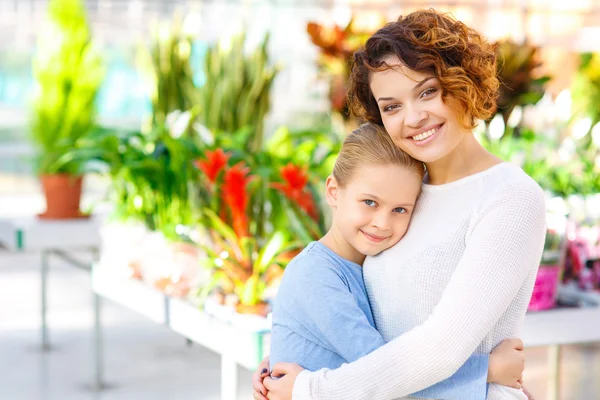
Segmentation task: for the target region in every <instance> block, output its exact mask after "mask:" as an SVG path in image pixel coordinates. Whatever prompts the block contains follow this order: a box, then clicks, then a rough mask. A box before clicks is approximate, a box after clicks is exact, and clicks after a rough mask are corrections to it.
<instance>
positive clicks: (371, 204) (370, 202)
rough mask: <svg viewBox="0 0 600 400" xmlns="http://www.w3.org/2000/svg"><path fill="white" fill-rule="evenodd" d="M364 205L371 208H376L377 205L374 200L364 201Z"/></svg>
mask: <svg viewBox="0 0 600 400" xmlns="http://www.w3.org/2000/svg"><path fill="white" fill-rule="evenodd" d="M363 203H365V204H366V205H368V206H369V207H375V204H376V203H375V202H374V201H373V200H363Z"/></svg>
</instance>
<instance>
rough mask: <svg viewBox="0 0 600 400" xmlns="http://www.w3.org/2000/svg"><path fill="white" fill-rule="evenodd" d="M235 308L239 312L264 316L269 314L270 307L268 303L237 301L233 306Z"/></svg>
mask: <svg viewBox="0 0 600 400" xmlns="http://www.w3.org/2000/svg"><path fill="white" fill-rule="evenodd" d="M235 310H236V311H237V312H238V313H240V314H256V315H260V316H263V317H266V316H267V315H268V314H269V311H270V307H269V303H258V304H255V305H246V304H242V303H238V304H236V306H235Z"/></svg>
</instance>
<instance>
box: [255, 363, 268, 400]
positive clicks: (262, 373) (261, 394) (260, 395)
mask: <svg viewBox="0 0 600 400" xmlns="http://www.w3.org/2000/svg"><path fill="white" fill-rule="evenodd" d="M267 376H269V357H266V358H265V359H264V360H262V362H261V363H260V365H259V366H258V369H257V370H256V371H255V372H254V374H253V375H252V389H254V393H253V394H254V400H268V399H267V388H266V387H265V386H264V385H263V380H264V379H265V378H266V377H267Z"/></svg>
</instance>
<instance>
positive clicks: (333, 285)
mask: <svg viewBox="0 0 600 400" xmlns="http://www.w3.org/2000/svg"><path fill="white" fill-rule="evenodd" d="M312 261H315V260H314V259H313V260H312ZM286 273H287V276H285V277H284V282H282V286H281V287H280V290H285V291H286V293H285V296H282V297H281V298H279V297H278V301H279V300H281V301H282V303H283V304H281V306H283V307H286V308H289V309H290V310H291V309H293V310H294V313H293V314H294V318H295V319H296V321H297V322H299V323H300V324H302V325H303V327H304V328H305V329H306V330H307V331H308V332H311V333H312V334H313V335H314V337H313V338H312V339H316V340H318V341H320V342H321V344H322V345H323V346H324V347H326V348H328V349H330V350H331V351H333V352H335V353H337V354H338V355H339V356H340V357H342V358H343V359H344V360H346V362H348V363H350V362H353V361H356V360H358V359H359V358H361V357H363V356H365V355H367V354H369V353H370V352H372V351H373V350H375V349H377V348H379V347H381V346H383V345H384V344H385V341H384V339H383V337H382V336H381V334H380V333H379V332H378V331H377V330H376V329H375V328H374V327H373V326H372V325H371V324H370V323H369V321H368V319H367V316H366V315H365V313H364V312H363V311H362V310H361V309H360V307H359V306H358V305H357V304H356V300H355V299H354V296H353V294H352V293H351V292H350V290H349V289H348V287H347V286H346V283H345V281H344V279H343V278H342V277H341V276H340V275H339V273H338V272H337V271H336V270H335V269H334V268H333V267H331V266H329V265H327V263H326V262H324V263H323V264H318V263H311V264H310V265H309V264H308V263H301V264H300V265H294V266H293V268H290V270H288V271H286ZM364 295H365V296H366V293H365V294H364ZM488 360H489V355H487V354H485V355H473V356H471V357H470V358H469V359H468V360H467V361H466V362H465V364H464V365H463V366H462V367H461V368H460V369H459V370H458V371H457V372H456V373H455V374H454V375H452V376H451V377H450V378H448V379H446V380H444V381H441V382H438V383H436V384H435V385H433V386H430V387H428V388H426V389H424V390H422V391H420V392H417V393H415V394H414V396H416V397H422V398H433V399H444V400H480V399H485V398H486V393H487V375H488Z"/></svg>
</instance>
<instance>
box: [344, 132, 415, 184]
mask: <svg viewBox="0 0 600 400" xmlns="http://www.w3.org/2000/svg"><path fill="white" fill-rule="evenodd" d="M361 165H398V166H401V167H405V168H408V169H409V170H411V171H413V172H414V173H415V174H417V175H419V176H420V177H423V175H424V174H425V168H424V166H423V163H422V162H420V161H417V160H415V159H414V158H412V157H411V156H409V155H408V154H406V153H405V152H403V151H402V150H400V149H399V148H398V146H396V144H395V143H394V142H393V141H392V138H391V137H390V135H388V133H387V132H386V131H385V129H384V128H383V127H382V126H380V125H376V124H373V123H366V124H363V125H361V126H360V127H358V128H357V129H355V130H354V131H353V132H352V133H351V134H350V135H348V137H346V140H344V144H343V145H342V149H341V150H340V153H339V155H338V158H337V160H336V162H335V166H334V167H333V177H334V178H335V180H336V182H337V183H338V185H340V186H342V187H343V186H345V185H346V184H347V183H348V181H349V180H350V178H351V177H352V174H353V172H354V171H355V170H356V168H358V167H359V166H361Z"/></svg>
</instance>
